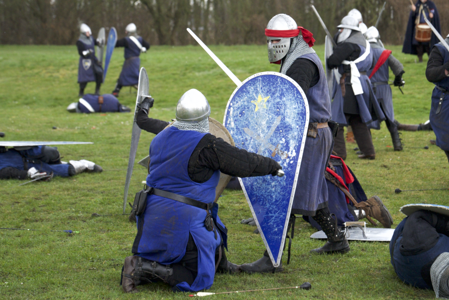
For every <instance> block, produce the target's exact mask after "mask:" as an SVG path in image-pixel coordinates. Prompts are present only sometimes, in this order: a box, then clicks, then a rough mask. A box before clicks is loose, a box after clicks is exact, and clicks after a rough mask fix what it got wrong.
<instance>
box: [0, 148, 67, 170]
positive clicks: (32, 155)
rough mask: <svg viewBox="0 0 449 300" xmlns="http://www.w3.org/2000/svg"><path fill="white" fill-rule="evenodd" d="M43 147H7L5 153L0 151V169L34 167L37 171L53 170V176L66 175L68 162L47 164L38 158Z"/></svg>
mask: <svg viewBox="0 0 449 300" xmlns="http://www.w3.org/2000/svg"><path fill="white" fill-rule="evenodd" d="M43 147H44V146H35V147H31V148H30V149H28V150H22V151H17V150H15V149H8V151H6V152H5V153H0V170H1V169H3V168H7V167H11V168H15V169H19V170H29V169H30V168H32V167H34V168H36V169H37V170H39V171H45V172H48V173H51V172H53V174H54V175H55V176H61V177H68V176H69V165H68V164H47V163H44V162H41V161H40V160H39V158H40V157H42V148H43Z"/></svg>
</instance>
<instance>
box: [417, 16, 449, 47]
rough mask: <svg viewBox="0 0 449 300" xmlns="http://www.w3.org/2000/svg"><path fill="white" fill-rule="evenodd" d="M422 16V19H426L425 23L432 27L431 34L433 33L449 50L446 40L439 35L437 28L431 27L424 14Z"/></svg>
mask: <svg viewBox="0 0 449 300" xmlns="http://www.w3.org/2000/svg"><path fill="white" fill-rule="evenodd" d="M423 16H424V21H426V23H427V25H429V27H430V29H432V31H433V34H435V36H436V37H437V38H438V39H439V40H440V42H441V44H442V45H443V46H444V47H446V49H447V51H449V45H448V44H447V43H446V41H445V40H444V39H443V37H442V36H441V34H440V33H439V32H438V30H436V29H435V27H433V25H432V23H430V21H429V19H427V16H426V14H423Z"/></svg>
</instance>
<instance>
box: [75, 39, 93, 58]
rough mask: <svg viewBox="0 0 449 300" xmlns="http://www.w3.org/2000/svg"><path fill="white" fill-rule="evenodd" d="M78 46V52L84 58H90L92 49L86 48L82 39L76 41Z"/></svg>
mask: <svg viewBox="0 0 449 300" xmlns="http://www.w3.org/2000/svg"><path fill="white" fill-rule="evenodd" d="M76 47H77V48H78V54H79V55H80V56H82V57H83V58H88V57H89V56H90V54H91V53H92V52H91V51H90V49H86V46H85V44H84V43H83V42H81V41H77V42H76Z"/></svg>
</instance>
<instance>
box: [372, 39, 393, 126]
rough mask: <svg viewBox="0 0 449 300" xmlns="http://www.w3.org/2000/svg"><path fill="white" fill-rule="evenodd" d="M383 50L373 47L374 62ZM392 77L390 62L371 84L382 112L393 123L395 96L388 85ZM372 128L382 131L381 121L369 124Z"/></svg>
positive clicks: (373, 78) (375, 76) (380, 70)
mask: <svg viewBox="0 0 449 300" xmlns="http://www.w3.org/2000/svg"><path fill="white" fill-rule="evenodd" d="M384 50H385V49H383V48H374V47H371V51H372V52H373V55H374V61H375V62H377V61H378V60H379V57H380V56H381V54H382V52H383V51H384ZM372 71H373V69H371V70H369V72H368V73H367V75H368V76H369V75H371V72H372ZM389 77H390V74H389V67H388V60H387V61H386V62H385V63H384V64H383V65H382V66H381V67H380V68H379V69H378V70H377V72H376V73H375V74H374V75H373V77H371V83H372V84H373V86H374V90H375V94H376V98H377V101H378V102H379V104H380V105H381V106H382V111H383V112H384V113H385V117H386V118H387V120H388V121H390V122H391V123H393V122H394V110H393V95H392V92H391V87H390V85H389V84H388V79H389ZM369 127H370V128H373V129H380V122H379V120H376V121H373V122H371V123H370V124H369Z"/></svg>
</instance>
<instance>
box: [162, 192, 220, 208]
mask: <svg viewBox="0 0 449 300" xmlns="http://www.w3.org/2000/svg"><path fill="white" fill-rule="evenodd" d="M153 195H156V196H161V197H164V198H168V199H172V200H175V201H178V202H182V203H185V204H188V205H191V206H195V207H198V208H201V209H204V210H207V211H208V210H210V209H211V208H212V205H213V204H214V203H213V202H211V203H204V202H200V201H198V200H194V199H191V198H188V197H184V196H182V195H179V194H175V193H171V192H167V191H163V190H160V189H155V188H153Z"/></svg>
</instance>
